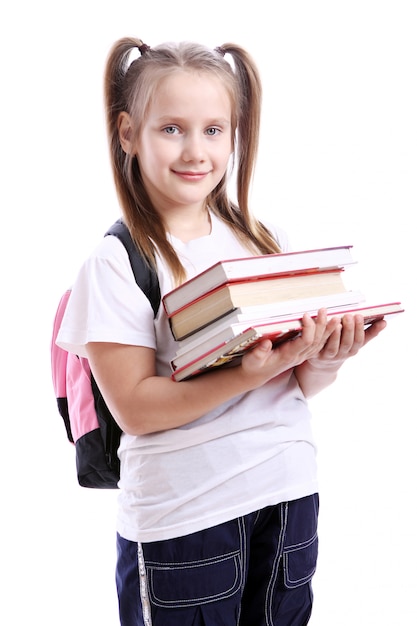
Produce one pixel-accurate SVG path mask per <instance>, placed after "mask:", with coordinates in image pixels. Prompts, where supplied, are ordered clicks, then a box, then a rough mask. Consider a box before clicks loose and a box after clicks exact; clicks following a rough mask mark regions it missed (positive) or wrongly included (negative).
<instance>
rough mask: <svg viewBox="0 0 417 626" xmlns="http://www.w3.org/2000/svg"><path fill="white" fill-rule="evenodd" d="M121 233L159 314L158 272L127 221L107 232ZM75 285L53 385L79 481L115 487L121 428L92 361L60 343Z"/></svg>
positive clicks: (54, 355)
mask: <svg viewBox="0 0 417 626" xmlns="http://www.w3.org/2000/svg"><path fill="white" fill-rule="evenodd" d="M107 235H113V236H115V237H118V239H120V241H121V242H122V243H123V244H124V246H125V248H126V250H127V253H128V256H129V260H130V264H131V266H132V270H133V273H134V276H135V280H136V283H137V284H138V286H139V287H140V288H141V289H142V291H143V292H144V293H145V295H146V296H147V297H148V299H149V301H150V303H151V305H152V308H153V311H154V316H156V314H157V312H158V309H159V305H160V302H161V293H160V289H159V282H158V277H157V275H156V272H155V271H154V270H153V269H152V268H150V267H149V265H148V264H147V263H146V261H145V260H144V258H143V256H142V255H141V254H140V252H139V251H138V249H137V247H136V245H135V244H134V242H133V240H132V238H131V236H130V233H129V230H128V228H127V227H126V225H125V224H124V223H123V222H122V220H117V221H116V222H115V223H114V224H113V226H111V228H109V230H108V231H107V232H106V233H105V236H107ZM70 294H71V290H70V289H68V290H67V291H66V292H65V293H64V295H63V296H62V298H61V300H60V302H59V304H58V308H57V311H56V314H55V319H54V324H53V331H52V341H51V369H52V384H53V388H54V391H55V397H56V401H57V404H58V412H59V414H60V415H61V417H62V418H63V420H64V425H65V429H66V433H67V438H68V440H69V441H70V442H71V443H73V444H74V446H75V457H76V468H77V477H78V482H79V484H80V485H81V486H82V487H91V488H95V489H116V488H117V487H118V485H117V483H118V480H119V478H120V461H119V458H118V455H117V450H118V448H119V444H120V436H121V430H120V428H119V426H118V425H117V423H116V422H115V420H114V419H113V416H112V415H111V413H110V411H109V409H108V408H107V406H106V403H105V401H104V399H103V396H102V394H101V392H100V390H99V388H98V386H97V383H96V381H95V380H94V377H93V375H92V373H91V371H90V366H89V363H88V360H87V359H86V358H84V357H78V356H77V355H75V354H72V353H69V352H67V351H66V350H63V349H62V348H59V347H58V346H57V345H56V337H57V334H58V331H59V327H60V325H61V321H62V317H63V315H64V312H65V309H66V306H67V302H68V299H69V296H70Z"/></svg>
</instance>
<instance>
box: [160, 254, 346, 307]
mask: <svg viewBox="0 0 417 626" xmlns="http://www.w3.org/2000/svg"><path fill="white" fill-rule="evenodd" d="M351 248H352V246H335V247H332V248H319V249H313V250H303V251H301V252H285V253H278V254H266V255H258V256H250V257H242V258H237V259H227V260H223V261H219V262H218V263H215V264H214V265H212V266H211V267H209V268H207V269H206V270H204V271H203V272H201V273H200V274H198V275H197V276H194V277H193V278H191V279H190V280H188V281H187V282H185V283H183V284H182V285H180V286H179V287H176V288H175V289H173V290H172V291H170V292H169V293H167V294H166V295H165V296H164V297H163V299H162V303H163V306H164V308H165V311H166V313H167V315H168V316H171V315H172V314H173V313H174V312H175V311H177V310H178V309H180V308H182V307H183V306H185V305H186V304H187V303H188V302H191V301H192V300H195V299H196V298H199V297H200V296H202V295H204V294H205V293H207V292H209V291H212V290H213V289H216V288H217V287H220V286H221V285H224V284H225V283H232V282H235V281H240V282H242V281H247V280H250V279H254V278H261V277H262V278H268V277H271V276H275V275H277V274H290V273H295V272H306V271H308V270H316V271H322V270H328V269H342V268H344V267H346V266H347V265H351V264H353V263H355V261H354V260H353V257H352V253H351Z"/></svg>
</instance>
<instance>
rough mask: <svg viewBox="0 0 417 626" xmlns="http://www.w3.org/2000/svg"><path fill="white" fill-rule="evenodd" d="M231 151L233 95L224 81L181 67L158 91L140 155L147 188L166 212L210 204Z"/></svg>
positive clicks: (140, 142)
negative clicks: (207, 201)
mask: <svg viewBox="0 0 417 626" xmlns="http://www.w3.org/2000/svg"><path fill="white" fill-rule="evenodd" d="M231 152H232V126H231V102H230V97H229V95H228V93H227V91H226V89H225V88H224V86H223V85H222V83H221V82H220V80H219V79H217V78H216V77H213V76H211V75H208V74H204V73H201V74H197V73H190V72H184V71H177V72H175V73H174V74H172V75H171V76H168V77H167V78H165V79H163V81H162V82H161V83H160V85H159V87H158V89H157V90H156V92H155V95H154V99H153V100H152V102H151V105H150V108H149V112H148V115H147V117H146V119H145V120H144V123H143V125H142V129H141V132H140V136H139V139H138V141H137V142H136V143H135V144H134V145H132V146H131V153H134V154H136V156H137V159H138V161H139V167H140V171H141V174H142V179H143V182H144V184H145V187H146V190H147V192H148V194H149V197H150V198H151V200H152V202H153V204H154V206H155V208H156V209H157V210H158V212H160V213H161V214H162V215H165V213H166V212H172V211H173V210H177V211H178V210H181V211H182V210H183V209H184V208H187V209H191V210H194V209H198V210H201V208H203V207H205V203H206V198H207V196H208V195H209V193H210V192H211V191H212V190H213V189H214V187H216V185H217V184H218V183H219V182H220V180H221V179H222V177H223V176H224V174H225V172H226V169H227V166H228V162H229V157H230V154H231Z"/></svg>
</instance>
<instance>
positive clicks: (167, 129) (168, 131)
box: [164, 126, 178, 135]
mask: <svg viewBox="0 0 417 626" xmlns="http://www.w3.org/2000/svg"><path fill="white" fill-rule="evenodd" d="M164 132H166V134H167V135H175V133H176V132H178V129H177V127H176V126H166V127H165V128H164Z"/></svg>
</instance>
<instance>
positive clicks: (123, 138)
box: [117, 111, 133, 154]
mask: <svg viewBox="0 0 417 626" xmlns="http://www.w3.org/2000/svg"><path fill="white" fill-rule="evenodd" d="M117 125H118V128H119V141H120V145H121V146H122V149H123V150H124V152H126V154H133V145H132V124H131V119H130V115H129V114H128V113H126V111H122V113H120V115H119V119H118V120H117Z"/></svg>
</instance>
